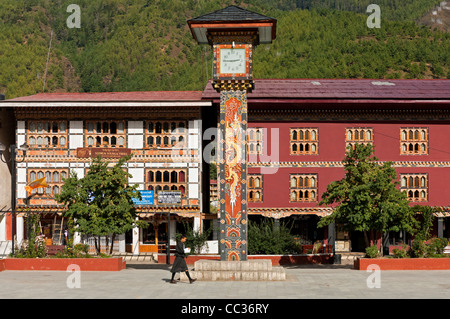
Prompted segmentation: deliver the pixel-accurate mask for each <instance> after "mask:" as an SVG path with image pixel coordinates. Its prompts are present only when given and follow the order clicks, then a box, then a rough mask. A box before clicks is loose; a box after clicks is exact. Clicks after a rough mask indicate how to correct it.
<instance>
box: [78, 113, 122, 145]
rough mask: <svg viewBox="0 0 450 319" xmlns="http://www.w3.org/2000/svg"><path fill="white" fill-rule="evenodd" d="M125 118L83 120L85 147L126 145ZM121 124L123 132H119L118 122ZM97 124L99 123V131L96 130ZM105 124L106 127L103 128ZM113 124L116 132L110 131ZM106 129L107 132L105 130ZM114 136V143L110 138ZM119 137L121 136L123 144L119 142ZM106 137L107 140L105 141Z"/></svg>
mask: <svg viewBox="0 0 450 319" xmlns="http://www.w3.org/2000/svg"><path fill="white" fill-rule="evenodd" d="M126 122H127V121H125V120H117V121H116V120H102V121H91V120H87V121H85V122H84V143H85V144H84V145H85V146H86V147H120V148H122V147H127V126H126ZM120 123H122V124H123V132H121V133H119V124H120ZM90 124H92V132H89V126H90ZM98 124H100V132H98ZM105 124H107V127H108V129H107V130H105V129H104V127H105V126H104V125H105ZM111 124H115V131H116V133H111V130H112V126H111ZM105 131H107V132H105ZM90 138H93V142H92V145H90ZM113 138H115V141H116V143H115V144H113V143H112V139H113ZM120 138H123V145H120V144H119V140H120ZM106 139H107V140H108V142H107V143H105V141H106ZM99 141H100V143H99Z"/></svg>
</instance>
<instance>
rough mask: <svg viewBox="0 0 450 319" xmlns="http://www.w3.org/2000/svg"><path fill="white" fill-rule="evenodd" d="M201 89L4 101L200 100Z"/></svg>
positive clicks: (39, 96) (41, 96)
mask: <svg viewBox="0 0 450 319" xmlns="http://www.w3.org/2000/svg"><path fill="white" fill-rule="evenodd" d="M201 98H202V91H143V92H99V93H38V94H34V95H30V96H23V97H18V98H15V99H10V100H6V101H5V102H117V101H124V102H125V101H126V102H171V101H173V102H177V101H183V102H184V101H185V102H187V101H201Z"/></svg>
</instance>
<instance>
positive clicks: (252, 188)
mask: <svg viewBox="0 0 450 319" xmlns="http://www.w3.org/2000/svg"><path fill="white" fill-rule="evenodd" d="M257 178H259V180H260V185H259V186H256V185H255V181H256V179H257ZM263 188H264V183H263V175H262V174H249V175H248V176H247V200H248V202H249V203H262V202H263ZM258 192H259V198H255V197H254V196H251V193H252V194H253V193H255V194H256V193H258Z"/></svg>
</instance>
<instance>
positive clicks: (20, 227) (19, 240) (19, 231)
mask: <svg viewBox="0 0 450 319" xmlns="http://www.w3.org/2000/svg"><path fill="white" fill-rule="evenodd" d="M16 220H17V221H16V238H17V240H16V242H17V247H16V249H20V247H21V246H22V242H23V239H24V233H23V227H24V220H23V216H17V217H16Z"/></svg>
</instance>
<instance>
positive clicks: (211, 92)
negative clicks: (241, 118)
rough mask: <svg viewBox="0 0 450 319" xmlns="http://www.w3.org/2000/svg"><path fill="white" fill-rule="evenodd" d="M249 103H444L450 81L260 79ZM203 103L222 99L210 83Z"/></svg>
mask: <svg viewBox="0 0 450 319" xmlns="http://www.w3.org/2000/svg"><path fill="white" fill-rule="evenodd" d="M254 82H255V88H254V89H253V91H252V92H251V93H249V94H248V100H249V101H252V100H253V101H264V100H265V101H274V100H283V101H289V100H296V101H300V100H354V101H358V100H359V101H364V100H378V101H381V100H390V101H392V100H433V101H437V100H444V101H446V102H447V103H448V102H449V101H450V80H415V79H414V80H371V79H257V80H254ZM203 98H204V99H213V100H214V99H216V100H217V99H219V93H217V92H216V91H215V89H214V88H213V87H212V85H211V83H208V85H207V86H206V88H205V90H204V91H203Z"/></svg>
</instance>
